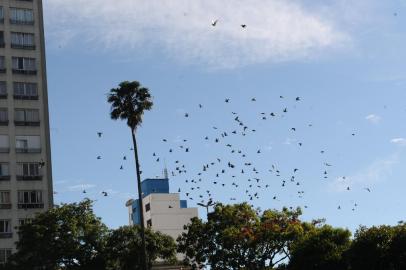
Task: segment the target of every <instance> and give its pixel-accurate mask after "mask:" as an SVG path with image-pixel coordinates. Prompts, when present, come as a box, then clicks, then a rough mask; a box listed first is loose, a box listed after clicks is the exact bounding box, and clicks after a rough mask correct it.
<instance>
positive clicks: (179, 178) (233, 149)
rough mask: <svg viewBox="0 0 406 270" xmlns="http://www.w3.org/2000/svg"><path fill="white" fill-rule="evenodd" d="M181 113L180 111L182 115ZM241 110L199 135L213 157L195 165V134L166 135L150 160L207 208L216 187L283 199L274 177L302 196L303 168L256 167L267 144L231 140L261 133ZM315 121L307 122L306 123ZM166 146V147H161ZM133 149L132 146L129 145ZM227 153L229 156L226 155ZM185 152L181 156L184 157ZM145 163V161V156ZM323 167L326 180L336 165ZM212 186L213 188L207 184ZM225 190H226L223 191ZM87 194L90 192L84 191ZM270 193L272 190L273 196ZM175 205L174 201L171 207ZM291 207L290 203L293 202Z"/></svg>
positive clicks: (270, 115) (266, 116) (276, 114)
mask: <svg viewBox="0 0 406 270" xmlns="http://www.w3.org/2000/svg"><path fill="white" fill-rule="evenodd" d="M279 99H280V100H285V99H286V98H285V97H284V96H279ZM293 101H294V102H295V103H300V102H302V99H301V97H295V98H293ZM249 102H251V103H255V102H257V99H256V98H255V97H253V98H251V99H250V100H249ZM230 103H232V100H231V98H225V99H224V104H225V106H227V104H230ZM197 110H199V111H202V112H204V110H205V106H204V105H203V104H198V105H197ZM289 112H290V109H289V108H288V107H285V106H282V107H281V109H280V111H271V112H261V113H260V114H259V116H258V119H257V120H259V121H267V120H272V119H282V120H283V119H285V118H286V116H287V115H288V114H289ZM194 114H195V112H193V113H191V112H185V113H184V114H183V117H184V118H185V119H186V120H188V119H190V118H192V115H194ZM181 117H182V116H181ZM243 118H244V117H243V115H241V114H239V113H237V112H234V111H231V112H230V122H231V123H232V126H233V128H231V129H229V130H224V129H223V128H221V127H220V126H211V127H209V130H211V131H210V132H208V133H207V135H203V136H202V137H201V138H197V139H198V140H199V142H198V143H199V144H201V145H204V144H205V145H209V147H210V149H211V153H212V154H213V156H212V157H211V158H210V159H209V160H206V161H204V162H202V163H201V164H193V165H192V166H194V167H195V168H191V166H189V164H188V162H189V161H190V158H189V157H190V156H188V155H195V154H197V153H193V151H192V149H193V144H192V143H191V141H193V142H196V141H195V140H194V139H188V138H180V139H177V140H176V141H172V140H170V139H168V138H162V139H161V144H160V152H161V153H158V151H155V152H153V153H151V156H152V160H151V161H152V162H154V163H158V164H159V165H158V166H161V167H163V164H162V163H165V164H164V166H165V168H166V167H167V161H168V165H169V167H168V169H169V171H168V170H167V169H165V170H166V172H167V174H168V176H169V178H170V180H171V182H172V183H176V184H177V187H176V189H177V191H178V193H181V194H183V195H185V196H186V197H187V199H188V200H190V201H194V202H195V203H196V204H197V205H199V206H202V207H204V208H209V207H211V206H213V205H215V202H217V201H219V200H218V199H217V198H215V196H214V192H213V191H217V192H218V191H219V190H220V189H221V190H222V195H223V196H224V194H227V193H228V194H230V197H229V201H230V202H236V201H247V202H249V203H250V204H251V205H252V206H254V203H255V201H256V200H258V199H260V197H261V196H265V197H267V198H268V199H270V200H275V201H279V197H278V194H275V190H274V189H271V183H272V182H271V179H278V181H279V184H280V187H281V188H288V187H290V188H293V187H295V188H296V189H295V191H294V192H295V194H296V196H297V197H298V198H303V197H304V196H305V189H304V188H302V181H301V180H300V177H299V175H298V174H299V172H300V168H292V169H291V170H290V171H286V170H284V171H283V170H282V169H281V168H280V167H279V166H278V165H277V164H270V165H269V167H268V168H261V166H257V165H256V164H255V163H254V161H253V160H258V158H259V159H261V158H262V156H261V155H262V154H263V153H264V152H265V150H264V149H261V148H258V149H248V150H247V149H246V150H242V149H243V147H241V146H240V147H238V146H236V145H234V144H233V143H232V141H234V142H235V141H236V140H237V141H238V142H240V143H242V144H243V145H244V139H245V138H249V137H250V136H251V135H253V134H256V133H257V132H258V130H257V128H255V127H253V126H252V125H251V124H249V123H248V122H247V121H244V120H243ZM312 126H313V125H312V124H311V123H309V124H307V127H308V128H311V127H312ZM296 131H297V129H296V127H290V130H289V132H292V133H295V132H296ZM351 136H356V134H355V133H351ZM97 137H98V138H99V139H101V138H102V137H103V132H101V131H99V132H97ZM303 144H304V142H302V141H297V145H296V147H298V148H299V149H300V148H301V147H302V146H303ZM163 149H164V150H163ZM130 150H133V148H130ZM325 152H326V151H325V150H320V155H324V154H325ZM224 153H226V155H225V156H224ZM252 155H257V157H256V158H253V159H251V157H252ZM181 156H182V158H181ZM96 159H97V160H101V159H102V156H100V155H99V156H96ZM122 160H123V161H125V160H127V156H126V155H123V157H122ZM141 161H142V162H146V160H145V158H144V157H142V160H141ZM322 165H323V170H322V172H321V175H322V178H323V179H328V178H329V171H330V168H331V167H333V164H331V163H330V162H323V164H322ZM123 169H124V166H123V164H121V165H120V167H119V170H123ZM342 180H343V181H345V180H346V177H345V176H342ZM208 187H210V188H208ZM364 189H365V191H367V192H371V189H370V188H369V187H365V188H364ZM223 190H225V191H223ZM346 190H347V191H350V190H351V187H350V186H348V187H347V188H346ZM237 191H241V192H242V193H243V194H245V198H242V197H240V196H236V195H232V194H238V192H237ZM82 192H83V193H84V194H85V193H87V191H86V190H85V189H84V190H83V191H82ZM270 194H272V195H270ZM101 195H102V196H104V197H107V196H109V194H108V192H107V191H102V192H101ZM357 206H358V204H357V203H356V202H354V203H352V208H351V209H352V211H355V209H356V207H357ZM168 207H169V208H172V206H171V205H169V206H168ZM303 207H304V208H308V207H309V206H308V205H303ZM291 208H292V207H291ZM337 209H338V210H341V209H342V206H341V205H338V206H337Z"/></svg>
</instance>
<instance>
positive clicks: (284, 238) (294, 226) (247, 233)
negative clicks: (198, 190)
mask: <svg viewBox="0 0 406 270" xmlns="http://www.w3.org/2000/svg"><path fill="white" fill-rule="evenodd" d="M300 214H301V211H300V209H298V210H296V211H289V210H288V209H283V210H282V211H280V212H278V211H275V210H266V211H264V212H263V213H262V214H260V213H258V212H256V211H255V210H254V209H252V208H251V206H249V205H248V204H246V203H243V204H236V205H222V204H217V205H216V207H215V209H214V212H213V213H210V214H209V216H208V221H207V222H203V221H202V220H200V219H197V218H195V219H193V220H192V223H191V224H190V225H188V226H186V229H187V232H186V233H183V234H182V236H180V237H179V238H178V245H179V248H178V251H179V252H181V253H184V254H186V263H188V264H190V265H192V266H193V267H195V268H198V267H201V266H205V265H210V266H211V269H267V268H268V267H269V268H273V267H274V266H275V265H276V264H277V263H278V262H280V261H283V260H285V259H287V258H288V257H289V246H290V245H291V244H292V242H293V241H294V240H295V239H296V238H297V237H298V236H299V235H300V234H301V233H303V229H302V227H301V222H300V221H299V219H298V218H299V216H300Z"/></svg>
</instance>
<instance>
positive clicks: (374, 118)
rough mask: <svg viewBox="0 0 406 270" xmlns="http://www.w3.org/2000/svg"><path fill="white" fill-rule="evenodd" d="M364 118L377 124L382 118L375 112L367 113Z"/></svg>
mask: <svg viewBox="0 0 406 270" xmlns="http://www.w3.org/2000/svg"><path fill="white" fill-rule="evenodd" d="M365 119H366V120H367V121H368V122H370V123H372V124H379V122H381V120H382V117H380V116H379V115H376V114H370V115H367V116H366V117H365Z"/></svg>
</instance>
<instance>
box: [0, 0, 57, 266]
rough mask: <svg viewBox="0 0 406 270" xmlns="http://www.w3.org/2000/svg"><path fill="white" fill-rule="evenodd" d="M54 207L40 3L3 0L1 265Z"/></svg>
mask: <svg viewBox="0 0 406 270" xmlns="http://www.w3.org/2000/svg"><path fill="white" fill-rule="evenodd" d="M52 205H53V189H52V171H51V149H50V135H49V116H48V95H47V80H46V66H45V43H44V26H43V15H42V1H41V0H0V264H1V263H4V262H5V261H6V260H7V257H8V256H9V255H10V254H11V253H12V252H13V251H15V243H16V241H17V240H18V234H17V231H18V226H19V225H20V224H23V223H24V222H27V221H28V220H29V219H31V218H33V217H34V216H35V214H36V213H38V212H41V211H46V210H47V209H49V208H50V207H52Z"/></svg>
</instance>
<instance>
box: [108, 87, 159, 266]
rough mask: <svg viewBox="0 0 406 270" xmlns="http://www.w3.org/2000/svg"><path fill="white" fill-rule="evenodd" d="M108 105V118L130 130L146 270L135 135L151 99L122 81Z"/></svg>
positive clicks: (150, 105) (150, 106)
mask: <svg viewBox="0 0 406 270" xmlns="http://www.w3.org/2000/svg"><path fill="white" fill-rule="evenodd" d="M107 101H108V103H111V112H110V116H111V119H113V120H117V119H120V120H126V121H127V125H128V126H129V127H130V129H131V136H132V139H133V145H134V156H135V167H136V171H137V184H138V201H139V211H140V222H141V239H142V248H143V250H144V258H143V259H142V264H143V265H142V269H144V270H147V259H146V256H147V252H146V246H145V225H144V206H143V202H142V190H141V173H140V163H139V159H138V149H137V140H136V138H135V133H136V131H137V128H138V127H139V126H140V125H141V123H142V116H143V115H144V111H149V110H151V108H152V106H153V103H152V97H151V94H150V93H149V90H148V88H145V87H142V86H141V84H140V83H139V82H137V81H133V82H129V81H124V82H122V83H120V84H119V87H118V88H113V89H111V90H110V93H109V95H108V98H107Z"/></svg>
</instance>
